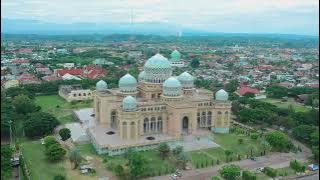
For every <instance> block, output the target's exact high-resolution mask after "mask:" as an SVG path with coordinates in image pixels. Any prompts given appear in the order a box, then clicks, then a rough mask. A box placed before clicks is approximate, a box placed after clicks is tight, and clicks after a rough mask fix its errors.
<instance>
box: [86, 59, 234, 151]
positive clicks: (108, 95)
mask: <svg viewBox="0 0 320 180" xmlns="http://www.w3.org/2000/svg"><path fill="white" fill-rule="evenodd" d="M193 82H194V77H193V76H192V75H190V74H189V73H187V72H184V73H182V74H181V75H179V76H178V77H172V68H171V65H170V62H169V61H168V60H167V58H165V57H163V56H162V55H160V54H156V55H154V56H153V57H151V58H150V59H149V60H148V61H147V62H146V63H145V65H144V71H142V72H141V73H140V74H139V77H138V81H137V80H136V79H135V78H134V77H133V76H131V75H130V74H126V75H125V76H123V77H122V78H121V79H120V80H119V88H118V89H108V88H107V83H106V82H104V81H102V80H101V81H99V82H98V83H97V87H96V91H95V92H94V114H95V119H96V120H95V125H94V126H95V128H91V130H89V134H90V136H91V138H92V141H93V144H94V146H95V147H96V149H97V150H98V151H99V152H100V153H104V152H109V153H110V152H114V151H119V149H120V150H124V149H125V148H127V147H144V146H148V145H151V144H158V143H160V142H165V141H168V142H169V141H174V140H179V139H181V138H182V137H183V136H186V135H195V136H200V135H201V134H203V133H210V132H211V131H212V132H215V133H228V132H229V126H230V117H231V103H230V101H228V94H227V92H226V91H224V90H219V91H218V92H216V94H215V98H214V97H213V92H211V91H209V90H206V89H196V88H195V87H194V85H193ZM102 129H103V130H102ZM102 131H104V133H110V134H113V133H114V134H116V136H114V137H113V138H109V137H108V136H106V135H105V134H104V133H103V132H102ZM99 134H101V135H99ZM100 136H106V137H104V138H102V137H100ZM148 138H149V139H148ZM146 139H147V140H150V139H151V141H147V140H146ZM152 140H155V141H152Z"/></svg>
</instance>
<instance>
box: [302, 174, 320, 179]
mask: <svg viewBox="0 0 320 180" xmlns="http://www.w3.org/2000/svg"><path fill="white" fill-rule="evenodd" d="M297 180H319V174H315V175H312V176H307V177H302V178H297Z"/></svg>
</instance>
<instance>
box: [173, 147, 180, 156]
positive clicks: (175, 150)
mask: <svg viewBox="0 0 320 180" xmlns="http://www.w3.org/2000/svg"><path fill="white" fill-rule="evenodd" d="M182 152H183V146H177V147H176V148H174V149H172V154H174V155H176V156H178V155H179V154H181V153H182Z"/></svg>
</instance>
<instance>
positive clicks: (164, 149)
mask: <svg viewBox="0 0 320 180" xmlns="http://www.w3.org/2000/svg"><path fill="white" fill-rule="evenodd" d="M158 151H159V153H160V156H161V157H162V159H165V158H166V157H168V155H169V153H170V147H169V146H168V144H167V143H161V144H160V145H159V147H158Z"/></svg>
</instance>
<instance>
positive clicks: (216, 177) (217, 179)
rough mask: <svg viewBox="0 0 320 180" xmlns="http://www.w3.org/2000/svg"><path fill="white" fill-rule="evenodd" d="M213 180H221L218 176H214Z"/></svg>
mask: <svg viewBox="0 0 320 180" xmlns="http://www.w3.org/2000/svg"><path fill="white" fill-rule="evenodd" d="M211 180H220V178H219V177H218V176H213V177H212V178H211Z"/></svg>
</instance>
